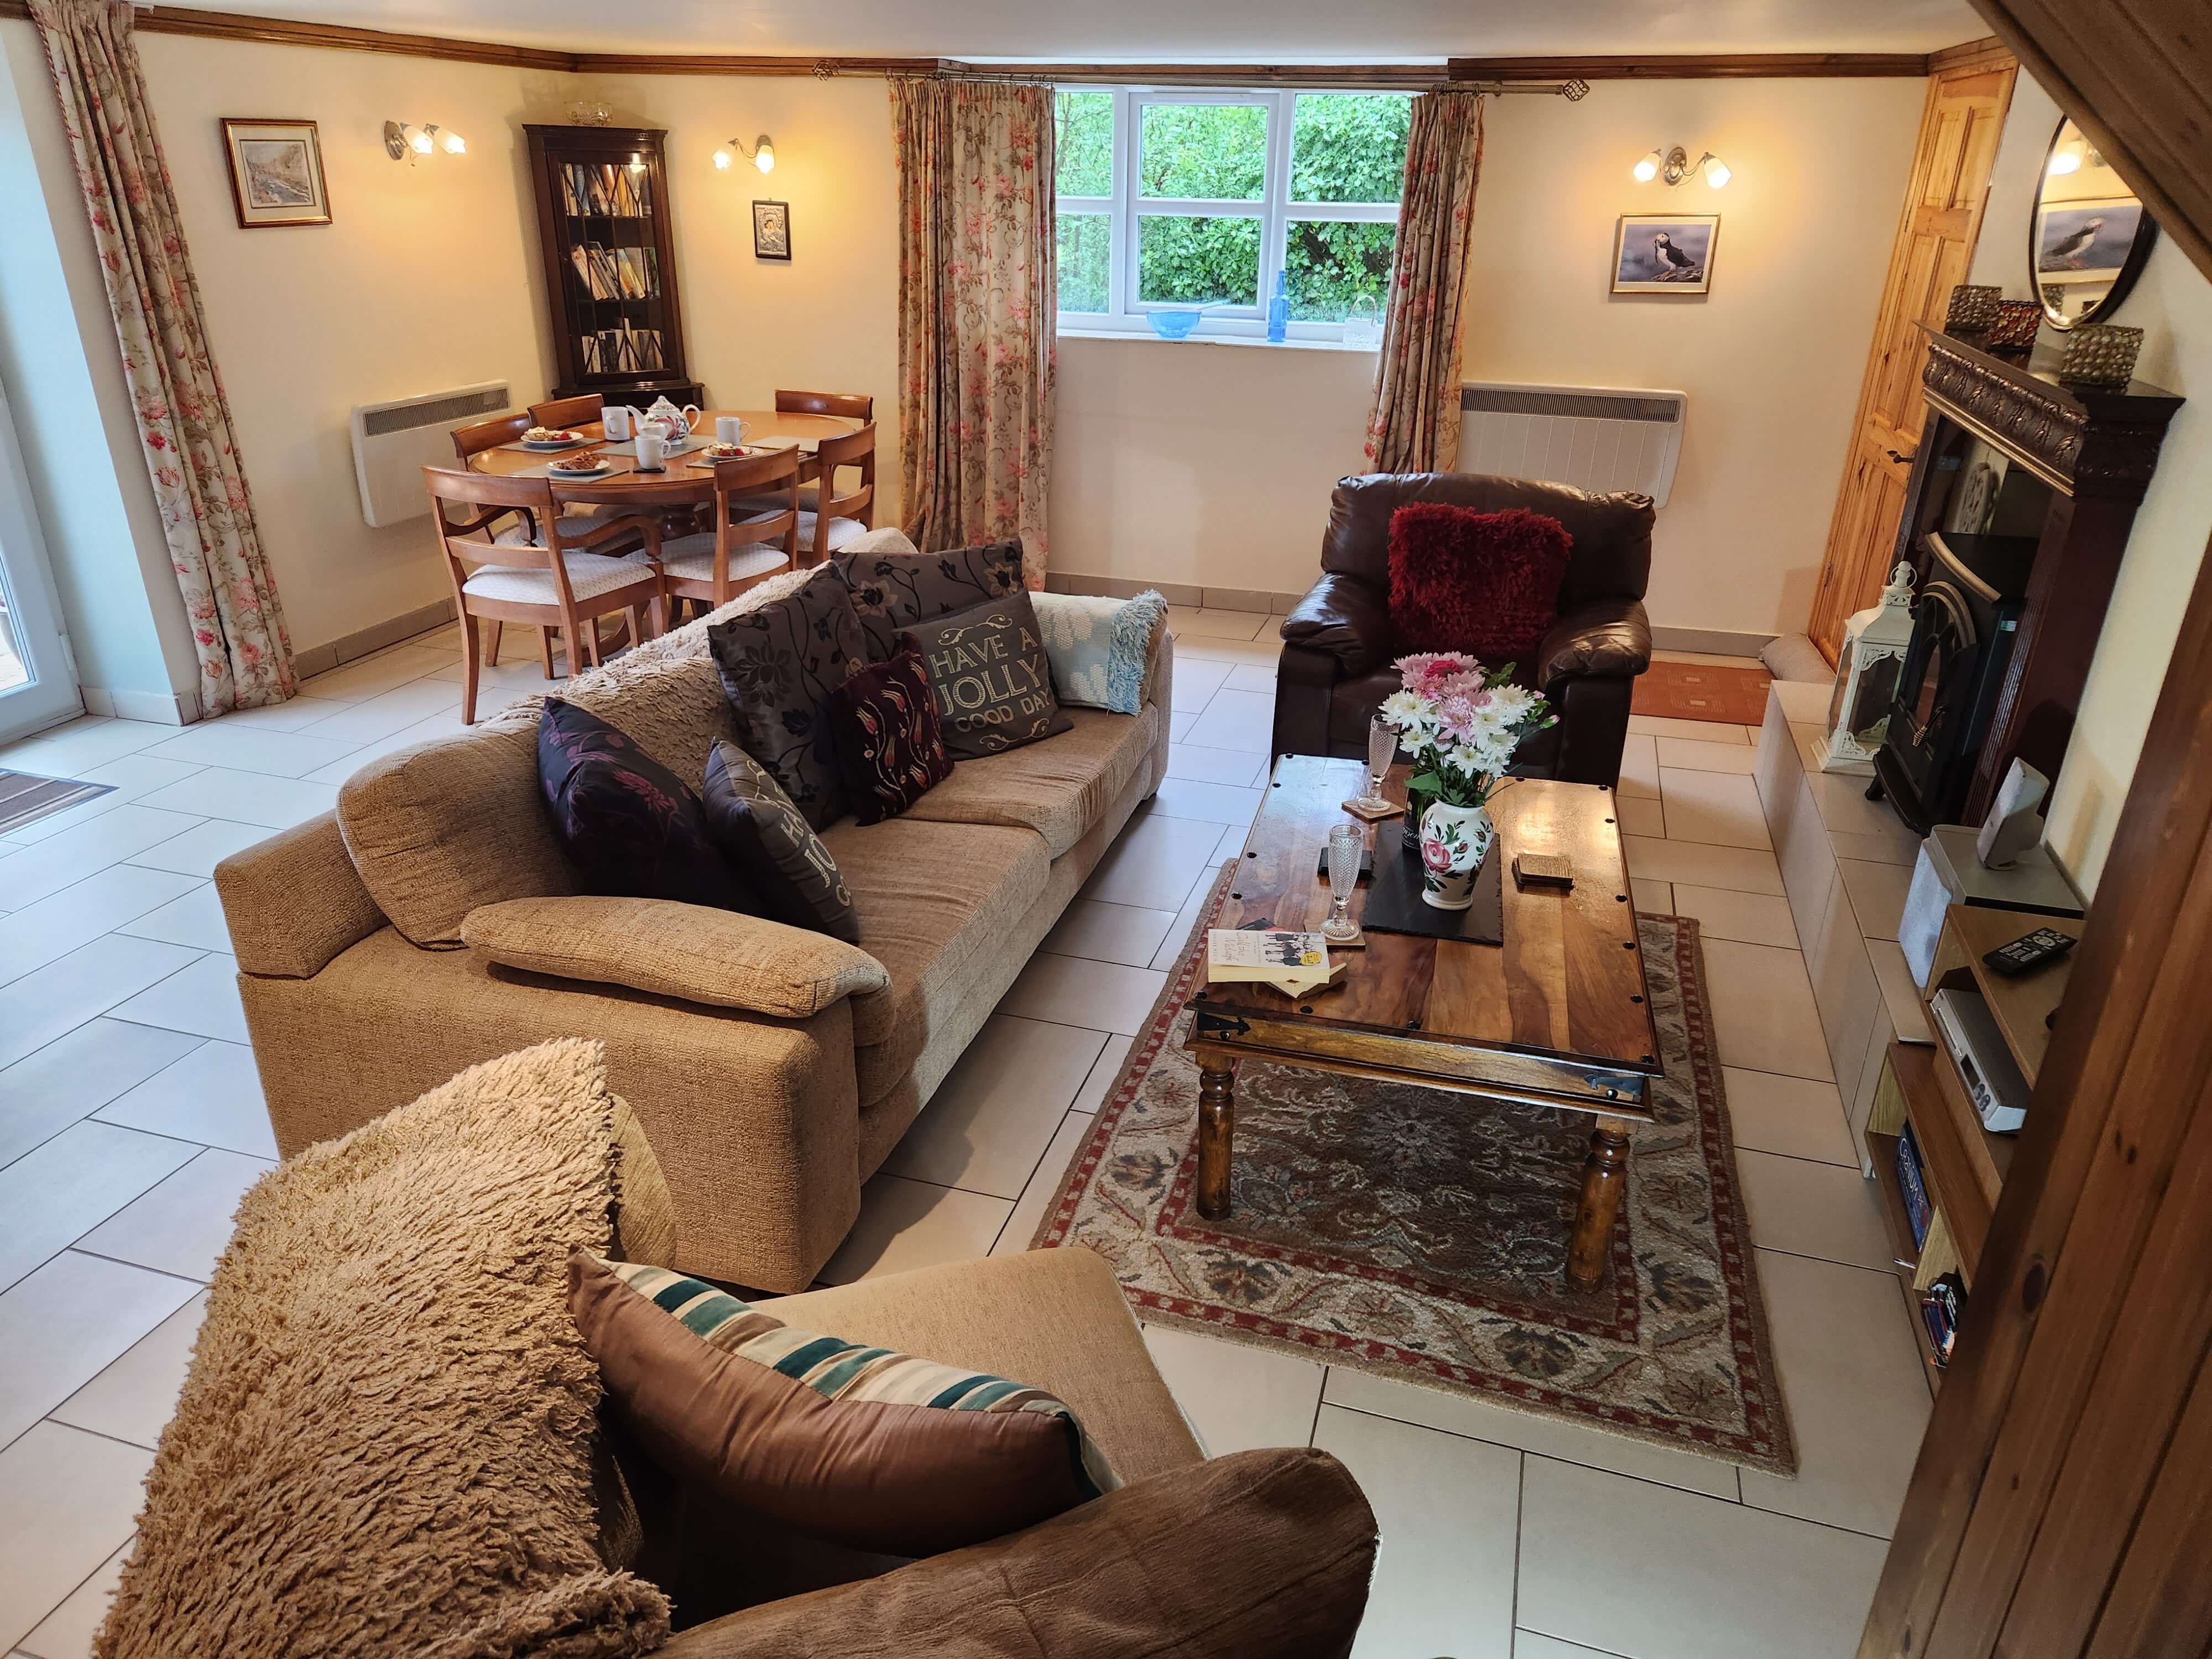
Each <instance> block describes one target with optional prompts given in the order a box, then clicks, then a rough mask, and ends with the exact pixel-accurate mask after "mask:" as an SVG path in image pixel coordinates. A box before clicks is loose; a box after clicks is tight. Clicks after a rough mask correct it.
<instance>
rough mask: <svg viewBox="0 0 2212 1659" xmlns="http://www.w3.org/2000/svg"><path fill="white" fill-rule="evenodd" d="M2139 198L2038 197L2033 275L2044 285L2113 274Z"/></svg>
mask: <svg viewBox="0 0 2212 1659" xmlns="http://www.w3.org/2000/svg"><path fill="white" fill-rule="evenodd" d="M2142 216H2143V210H2142V203H2141V202H2138V201H2137V200H2136V198H2135V197H2132V196H2113V197H2090V198H2087V199H2082V200H2075V201H2071V202H2041V203H2039V204H2037V206H2036V210H2035V280H2036V281H2037V282H2038V283H2041V284H2042V285H2043V286H2044V287H2045V288H2050V287H2052V286H2063V285H2066V284H2069V283H2104V284H2106V286H2107V287H2110V286H2111V285H2112V283H2116V282H2118V280H2119V276H2120V270H2121V267H2122V266H2124V265H2125V264H2127V262H2128V252H2129V250H2130V249H2131V248H2132V247H2134V246H2135V242H2136V232H2137V231H2139V230H2141V229H2142Z"/></svg>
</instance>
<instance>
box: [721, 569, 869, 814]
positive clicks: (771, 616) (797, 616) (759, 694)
mask: <svg viewBox="0 0 2212 1659" xmlns="http://www.w3.org/2000/svg"><path fill="white" fill-rule="evenodd" d="M707 641H708V647H709V648H710V649H711V650H712V651H713V653H714V666H715V668H716V670H717V671H720V674H721V677H722V690H723V691H724V693H725V694H726V696H728V697H729V700H730V706H731V708H732V709H733V710H734V711H735V713H736V715H737V726H738V742H739V743H740V744H743V745H744V750H745V752H746V753H747V754H749V755H750V756H751V757H753V758H754V759H755V760H757V761H758V762H759V763H761V764H762V765H763V767H765V768H766V769H768V774H769V776H770V777H772V778H774V779H775V781H776V783H777V785H778V787H781V789H782V791H783V793H785V794H787V795H788V796H790V797H791V804H792V805H794V806H796V807H797V808H798V809H799V811H800V812H801V813H803V814H804V815H805V818H806V822H807V823H809V824H811V826H813V827H814V828H815V829H822V828H823V827H825V826H826V825H828V824H830V823H835V822H836V820H837V819H839V818H840V817H843V816H844V814H845V792H844V788H843V786H842V784H841V783H840V782H839V781H838V774H837V744H836V738H835V736H834V735H833V733H832V732H831V728H830V720H829V697H830V694H831V693H832V692H834V691H836V690H837V688H838V687H839V686H841V685H842V684H844V683H845V680H846V677H847V676H848V675H849V674H850V673H852V671H854V669H855V668H857V667H858V666H860V665H861V664H862V663H864V662H866V660H867V646H866V640H865V639H864V638H863V637H862V635H861V633H860V617H857V616H855V615H854V611H853V599H852V595H851V594H850V593H849V592H847V591H846V587H845V580H844V577H843V576H842V574H840V573H839V572H837V571H836V570H833V569H829V568H826V567H825V568H823V569H820V570H817V571H816V572H815V573H814V574H813V575H812V576H811V577H810V578H809V579H808V580H806V581H805V582H803V583H802V584H800V586H799V587H797V588H796V589H794V590H793V592H790V593H788V594H787V595H785V596H784V597H783V598H781V599H775V600H772V601H770V602H769V603H768V604H765V605H756V606H755V607H753V608H752V609H751V610H750V611H740V612H739V613H738V615H736V616H734V617H730V618H729V619H728V620H726V621H725V622H719V623H714V624H713V625H712V626H711V627H709V628H708V630H707ZM703 769H704V763H703V761H702V770H703Z"/></svg>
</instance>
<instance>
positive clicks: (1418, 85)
mask: <svg viewBox="0 0 2212 1659" xmlns="http://www.w3.org/2000/svg"><path fill="white" fill-rule="evenodd" d="M1220 68H1221V70H1222V73H1221V74H1220V75H1219V76H1218V77H1214V78H1206V77H1205V76H1202V75H1200V74H1196V73H1194V72H1193V71H1191V70H1187V69H1181V68H1178V69H1177V70H1175V71H1174V72H1173V73H1171V74H1168V75H1163V76H1146V74H1145V73H1144V69H1145V65H1143V64H1115V65H1112V66H1111V67H1110V68H1108V67H1105V66H1102V67H1101V68H1100V69H1099V70H1094V71H1091V72H1090V73H1084V72H1082V66H1081V65H1066V66H1062V65H1057V64H1055V65H1054V66H1052V67H1051V68H1049V69H1031V68H1028V67H1025V66H1018V65H1015V64H1008V65H1007V66H1006V68H1005V69H1002V70H1001V69H989V68H981V67H970V66H968V65H963V66H961V67H959V68H957V69H955V68H951V67H942V68H937V69H930V70H894V71H892V72H891V73H890V75H889V76H888V77H887V78H889V79H890V80H895V81H987V82H999V83H1002V84H1006V85H1013V86H1031V87H1060V86H1084V85H1093V84H1097V85H1110V86H1139V87H1141V86H1171V87H1183V88H1201V89H1203V88H1207V87H1216V88H1223V89H1225V90H1231V91H1243V90H1252V89H1264V88H1269V87H1274V86H1293V87H1300V88H1307V87H1310V88H1317V89H1324V88H1336V87H1344V88H1358V89H1359V90H1362V91H1377V92H1471V93H1474V94H1477V95H1479V96H1480V97H1485V98H1503V97H1507V96H1512V95H1520V94H1534V95H1535V96H1538V97H1542V98H1564V99H1565V100H1567V101H1568V102H1569V103H1571V104H1577V103H1580V102H1581V101H1582V100H1583V99H1584V98H1587V97H1588V96H1589V89H1590V88H1589V82H1587V81H1583V80H1580V79H1577V78H1573V77H1569V78H1567V79H1564V80H1559V81H1452V80H1448V79H1446V78H1445V76H1443V74H1442V73H1441V71H1440V72H1439V73H1437V74H1436V75H1434V76H1428V77H1425V78H1415V77H1414V76H1412V75H1410V74H1409V75H1407V76H1405V77H1403V78H1399V77H1395V76H1391V77H1388V78H1385V77H1381V76H1377V75H1376V72H1375V71H1374V70H1364V72H1363V71H1355V72H1354V73H1352V74H1349V75H1347V76H1345V77H1344V79H1343V80H1342V81H1341V82H1334V81H1332V80H1331V79H1330V77H1329V75H1328V65H1326V64H1316V65H1314V66H1313V67H1312V68H1310V69H1305V68H1304V67H1303V66H1302V67H1301V71H1300V73H1299V74H1298V75H1297V76H1296V77H1292V76H1286V75H1285V74H1284V73H1283V72H1282V71H1281V70H1255V69H1252V68H1250V67H1249V66H1248V65H1243V64H1223V65H1221V66H1220ZM825 78H826V77H825Z"/></svg>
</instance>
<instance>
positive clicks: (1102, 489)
mask: <svg viewBox="0 0 2212 1659" xmlns="http://www.w3.org/2000/svg"><path fill="white" fill-rule="evenodd" d="M1374 380H1375V354H1374V353H1373V352H1371V351H1341V350H1328V349H1297V348H1293V349H1282V348H1273V347H1270V346H1268V345H1267V344H1266V343H1260V344H1256V345H1243V344H1225V343H1218V342H1212V341H1200V340H1188V341H1180V342H1170V341H1166V340H1155V339H1147V338H1144V337H1138V336H1129V335H1117V336H1114V337H1097V336H1084V335H1070V334H1063V335H1061V336H1060V382H1059V408H1058V410H1057V415H1056V418H1055V422H1054V440H1053V464H1052V503H1051V535H1052V568H1053V569H1054V571H1056V572H1072V573H1075V574H1081V575H1085V576H1111V577H1118V578H1121V579H1124V580H1136V581H1146V582H1181V583H1186V584H1188V585H1190V586H1201V587H1225V588H1244V589H1256V590H1260V591H1263V592H1275V593H1283V592H1289V593H1297V592H1303V591H1304V589H1305V588H1306V587H1307V586H1309V585H1310V583H1311V582H1312V580H1313V579H1314V577H1315V575H1316V574H1318V572H1319V570H1320V568H1321V564H1320V560H1321V542H1322V530H1323V529H1324V528H1326V527H1327V526H1328V497H1329V492H1330V491H1331V490H1332V489H1334V488H1335V487H1336V481H1337V480H1338V479H1339V478H1340V477H1343V476H1344V475H1345V474H1346V473H1347V472H1358V471H1361V470H1363V463H1362V462H1361V460H1360V456H1359V449H1360V443H1361V441H1362V438H1363V436H1364V433H1365V430H1366V425H1367V410H1368V404H1369V402H1370V398H1371V395H1372V391H1373V386H1374Z"/></svg>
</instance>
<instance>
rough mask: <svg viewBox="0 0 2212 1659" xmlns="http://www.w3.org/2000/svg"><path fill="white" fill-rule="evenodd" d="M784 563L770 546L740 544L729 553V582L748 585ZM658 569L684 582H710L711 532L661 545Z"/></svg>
mask: <svg viewBox="0 0 2212 1659" xmlns="http://www.w3.org/2000/svg"><path fill="white" fill-rule="evenodd" d="M784 563H785V560H784V556H783V549H781V547H778V546H776V545H775V544H772V543H769V542H750V543H745V544H740V545H738V546H736V547H733V548H732V549H731V550H730V580H732V581H733V582H742V581H750V580H752V579H753V578H754V577H756V576H765V575H767V574H769V573H770V572H771V571H776V570H781V569H782V568H783V567H784ZM660 568H662V569H663V570H665V571H666V572H667V573H668V574H670V575H671V576H674V577H677V578H678V579H679V580H684V581H687V582H710V581H712V580H714V532H713V531H711V530H705V531H702V532H699V533H698V534H697V535H696V536H678V538H676V539H675V540H673V541H667V542H663V543H661V544H660Z"/></svg>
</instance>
